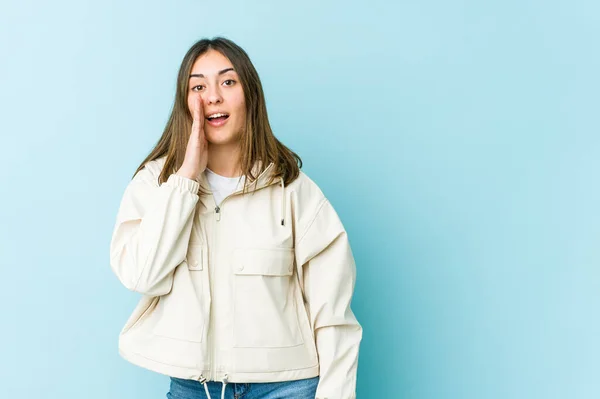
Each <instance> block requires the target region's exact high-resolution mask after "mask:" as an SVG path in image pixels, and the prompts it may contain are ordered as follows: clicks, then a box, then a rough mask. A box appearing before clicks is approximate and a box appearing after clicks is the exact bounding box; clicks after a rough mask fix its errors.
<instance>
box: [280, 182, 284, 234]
mask: <svg viewBox="0 0 600 399" xmlns="http://www.w3.org/2000/svg"><path fill="white" fill-rule="evenodd" d="M279 179H280V180H281V225H282V226H285V183H284V181H283V177H279Z"/></svg>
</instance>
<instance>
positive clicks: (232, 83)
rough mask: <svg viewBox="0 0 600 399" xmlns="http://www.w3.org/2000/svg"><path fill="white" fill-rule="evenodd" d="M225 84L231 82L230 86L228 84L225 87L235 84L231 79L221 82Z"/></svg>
mask: <svg viewBox="0 0 600 399" xmlns="http://www.w3.org/2000/svg"><path fill="white" fill-rule="evenodd" d="M227 82H231V84H228V85H225V86H231V85H233V84H234V83H235V80H233V79H227V80H226V81H225V82H223V83H227Z"/></svg>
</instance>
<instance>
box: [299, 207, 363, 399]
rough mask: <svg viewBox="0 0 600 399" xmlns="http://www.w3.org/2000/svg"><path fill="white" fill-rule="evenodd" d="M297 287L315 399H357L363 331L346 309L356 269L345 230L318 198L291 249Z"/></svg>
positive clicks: (349, 309) (331, 210) (331, 208)
mask: <svg viewBox="0 0 600 399" xmlns="http://www.w3.org/2000/svg"><path fill="white" fill-rule="evenodd" d="M296 260H297V262H298V264H301V265H302V272H301V273H302V277H301V281H302V285H303V293H304V297H305V301H306V303H307V308H308V313H309V318H310V321H311V324H312V328H313V331H314V333H315V342H316V347H317V353H318V356H319V364H320V380H319V385H318V387H317V394H316V398H317V399H320V398H327V399H351V398H356V373H357V367H358V352H359V345H360V341H361V339H362V327H361V326H360V324H359V323H358V321H357V320H356V317H355V316H354V313H353V312H352V310H351V308H350V303H351V301H352V295H353V291H354V285H355V280H356V265H355V262H354V258H353V255H352V251H351V249H350V244H349V241H348V236H347V234H346V231H345V230H344V227H343V225H342V223H341V221H340V219H339V217H338V215H337V213H336V212H335V210H334V209H333V207H332V205H331V204H330V203H329V201H328V200H327V199H326V198H323V199H322V200H321V201H320V203H319V205H318V207H317V212H316V214H315V216H314V218H313V219H312V220H311V221H310V223H309V225H308V227H307V228H306V231H305V233H304V234H303V235H302V236H301V237H300V238H299V239H298V241H297V243H296Z"/></svg>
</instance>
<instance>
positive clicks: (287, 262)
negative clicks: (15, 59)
mask: <svg viewBox="0 0 600 399" xmlns="http://www.w3.org/2000/svg"><path fill="white" fill-rule="evenodd" d="M233 272H234V273H235V274H251V275H263V276H291V275H292V273H293V272H294V249H293V248H236V249H235V250H234V252H233Z"/></svg>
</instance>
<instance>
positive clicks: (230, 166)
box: [206, 143, 242, 177]
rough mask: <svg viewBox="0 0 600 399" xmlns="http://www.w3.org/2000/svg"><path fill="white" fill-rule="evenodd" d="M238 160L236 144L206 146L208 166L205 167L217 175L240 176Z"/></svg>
mask: <svg viewBox="0 0 600 399" xmlns="http://www.w3.org/2000/svg"><path fill="white" fill-rule="evenodd" d="M239 159H240V157H239V147H238V144H237V143H235V144H234V145H214V144H210V143H209V144H208V164H207V166H206V167H207V168H208V169H210V170H212V171H213V172H215V173H216V174H218V175H221V176H225V177H238V176H241V174H242V171H241V169H240V166H239Z"/></svg>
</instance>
